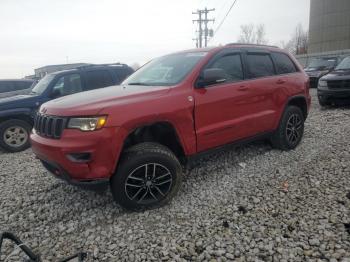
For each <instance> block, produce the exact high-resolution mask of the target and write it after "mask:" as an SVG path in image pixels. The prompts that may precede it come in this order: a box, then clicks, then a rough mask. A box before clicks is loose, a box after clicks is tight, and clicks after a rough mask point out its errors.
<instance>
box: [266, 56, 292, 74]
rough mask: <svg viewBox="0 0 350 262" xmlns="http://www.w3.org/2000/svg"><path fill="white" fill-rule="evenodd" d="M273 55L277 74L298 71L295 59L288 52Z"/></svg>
mask: <svg viewBox="0 0 350 262" xmlns="http://www.w3.org/2000/svg"><path fill="white" fill-rule="evenodd" d="M272 57H273V59H274V62H275V65H276V71H277V74H279V75H283V74H291V73H295V72H297V71H298V70H297V68H296V67H295V65H294V63H293V61H292V60H291V59H290V58H289V56H287V55H286V54H283V53H273V54H272Z"/></svg>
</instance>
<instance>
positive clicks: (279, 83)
mask: <svg viewBox="0 0 350 262" xmlns="http://www.w3.org/2000/svg"><path fill="white" fill-rule="evenodd" d="M285 82H286V80H284V79H278V80H277V82H276V84H278V85H282V84H284V83H285Z"/></svg>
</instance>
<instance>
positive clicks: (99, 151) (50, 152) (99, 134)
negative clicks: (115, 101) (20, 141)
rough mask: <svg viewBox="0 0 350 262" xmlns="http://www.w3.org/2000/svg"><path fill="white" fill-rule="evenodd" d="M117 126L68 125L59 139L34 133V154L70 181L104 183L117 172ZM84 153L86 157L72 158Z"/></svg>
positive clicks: (118, 139) (120, 139)
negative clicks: (89, 127)
mask: <svg viewBox="0 0 350 262" xmlns="http://www.w3.org/2000/svg"><path fill="white" fill-rule="evenodd" d="M118 130H119V129H118V128H103V129H101V130H99V131H95V132H81V131H79V130H70V129H65V130H64V131H63V133H62V136H61V138H60V139H51V138H45V137H41V136H39V135H38V134H35V133H32V134H31V136H30V138H31V144H32V150H33V152H34V154H35V155H36V156H37V157H38V158H39V159H40V160H41V162H42V163H43V165H44V166H45V168H46V169H48V170H49V171H50V172H51V173H53V174H54V175H55V176H56V177H58V178H61V179H63V180H65V181H67V182H69V183H71V184H76V185H85V184H91V183H93V182H96V183H97V184H98V183H100V182H101V183H104V182H105V181H108V180H109V178H110V177H111V176H112V174H113V173H114V170H115V167H116V162H117V159H118V157H119V153H120V150H121V147H122V144H121V142H120V141H123V140H122V138H121V137H120V132H118ZM75 154H85V155H87V156H88V157H85V158H84V159H83V160H77V159H73V158H72V157H71V156H72V155H75Z"/></svg>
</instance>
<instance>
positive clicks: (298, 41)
mask: <svg viewBox="0 0 350 262" xmlns="http://www.w3.org/2000/svg"><path fill="white" fill-rule="evenodd" d="M308 45H309V33H308V31H307V30H304V28H303V26H302V25H301V24H298V25H297V27H296V28H295V31H294V34H293V35H292V38H291V39H290V40H289V41H288V42H287V43H286V44H284V46H282V48H284V49H286V50H288V51H289V52H291V53H292V54H295V55H302V54H307V51H308Z"/></svg>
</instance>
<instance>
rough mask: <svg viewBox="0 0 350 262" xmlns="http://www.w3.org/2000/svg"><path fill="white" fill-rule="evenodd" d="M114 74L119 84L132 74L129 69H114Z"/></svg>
mask: <svg viewBox="0 0 350 262" xmlns="http://www.w3.org/2000/svg"><path fill="white" fill-rule="evenodd" d="M114 72H115V73H116V74H117V77H118V81H119V82H120V83H121V82H123V81H124V80H125V79H126V78H127V77H128V76H129V75H131V74H132V73H133V71H132V70H131V69H127V68H118V69H115V70H114Z"/></svg>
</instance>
